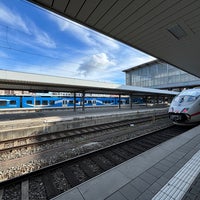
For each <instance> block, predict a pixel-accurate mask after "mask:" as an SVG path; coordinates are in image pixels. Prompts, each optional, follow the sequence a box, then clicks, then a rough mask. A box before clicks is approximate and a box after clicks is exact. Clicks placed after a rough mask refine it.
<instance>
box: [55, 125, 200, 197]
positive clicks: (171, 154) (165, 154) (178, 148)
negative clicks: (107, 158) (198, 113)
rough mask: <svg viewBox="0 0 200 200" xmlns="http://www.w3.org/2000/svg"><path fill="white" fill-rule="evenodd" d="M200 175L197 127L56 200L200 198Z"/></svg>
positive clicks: (198, 133)
mask: <svg viewBox="0 0 200 200" xmlns="http://www.w3.org/2000/svg"><path fill="white" fill-rule="evenodd" d="M199 172H200V126H197V127H195V128H193V129H191V130H189V131H187V132H185V133H183V134H181V135H179V136H177V137H175V138H172V139H170V140H168V141H166V142H164V143H162V144H160V145H158V146H156V147H154V148H152V149H150V150H148V151H146V152H144V153H142V154H140V155H138V156H136V157H134V158H132V159H130V160H128V161H126V162H124V163H122V164H120V165H118V166H116V167H114V168H112V169H110V170H108V171H106V172H104V173H103V174H101V175H99V176H96V177H94V178H92V179H90V180H88V181H86V182H84V183H82V184H80V185H78V186H76V187H74V188H72V189H71V190H69V191H66V192H64V193H62V194H61V195H59V196H57V197H55V198H53V200H66V199H68V200H94V199H95V200H134V199H137V200H149V199H153V200H162V199H163V200H181V199H184V200H188V199H200V189H199V188H200V187H198V186H199V185H200V180H199V179H200V176H199ZM196 177H197V179H196Z"/></svg>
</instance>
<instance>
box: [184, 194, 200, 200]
mask: <svg viewBox="0 0 200 200" xmlns="http://www.w3.org/2000/svg"><path fill="white" fill-rule="evenodd" d="M182 200H199V198H198V196H196V195H194V194H186V195H185V196H184V197H183V198H182Z"/></svg>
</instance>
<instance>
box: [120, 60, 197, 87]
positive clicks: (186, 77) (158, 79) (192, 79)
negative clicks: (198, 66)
mask: <svg viewBox="0 0 200 200" xmlns="http://www.w3.org/2000/svg"><path fill="white" fill-rule="evenodd" d="M123 72H125V73H126V85H131V86H139V87H150V88H157V89H168V90H177V91H181V90H182V89H183V88H187V89H188V88H193V87H197V86H200V78H197V77H196V76H194V75H191V74H189V73H187V72H185V71H182V70H180V69H178V68H176V67H174V66H172V65H170V64H167V63H165V62H162V61H160V60H154V61H151V62H147V63H144V64H141V65H138V66H134V67H131V68H129V69H126V70H123Z"/></svg>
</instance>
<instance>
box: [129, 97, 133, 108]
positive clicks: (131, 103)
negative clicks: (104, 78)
mask: <svg viewBox="0 0 200 200" xmlns="http://www.w3.org/2000/svg"><path fill="white" fill-rule="evenodd" d="M129 104H130V108H131V109H133V94H130V97H129Z"/></svg>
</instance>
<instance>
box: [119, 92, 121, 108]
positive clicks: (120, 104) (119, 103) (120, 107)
mask: <svg viewBox="0 0 200 200" xmlns="http://www.w3.org/2000/svg"><path fill="white" fill-rule="evenodd" d="M119 109H121V94H119Z"/></svg>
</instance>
